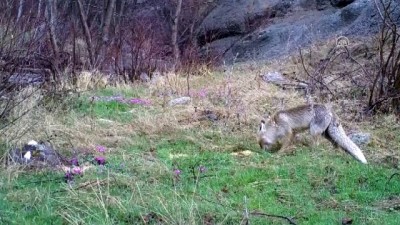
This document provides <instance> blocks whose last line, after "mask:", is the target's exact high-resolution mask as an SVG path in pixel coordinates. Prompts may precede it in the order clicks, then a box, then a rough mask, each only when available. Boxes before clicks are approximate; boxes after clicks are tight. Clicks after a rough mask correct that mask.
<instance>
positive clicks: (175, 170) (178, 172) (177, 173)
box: [174, 169, 182, 177]
mask: <svg viewBox="0 0 400 225" xmlns="http://www.w3.org/2000/svg"><path fill="white" fill-rule="evenodd" d="M181 173H182V172H181V171H180V170H179V169H174V175H175V176H177V177H178V176H179V175H181Z"/></svg>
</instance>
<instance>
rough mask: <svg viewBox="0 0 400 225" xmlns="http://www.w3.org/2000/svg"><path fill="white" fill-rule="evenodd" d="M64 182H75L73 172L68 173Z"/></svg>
mask: <svg viewBox="0 0 400 225" xmlns="http://www.w3.org/2000/svg"><path fill="white" fill-rule="evenodd" d="M64 180H65V182H66V183H69V182H72V181H73V180H74V175H73V174H72V173H71V172H66V173H65V176H64Z"/></svg>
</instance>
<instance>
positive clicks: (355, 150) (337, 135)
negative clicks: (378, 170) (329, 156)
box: [326, 116, 367, 164]
mask: <svg viewBox="0 0 400 225" xmlns="http://www.w3.org/2000/svg"><path fill="white" fill-rule="evenodd" d="M326 132H327V134H328V135H329V138H330V139H331V141H332V142H333V143H335V144H336V145H338V146H339V147H341V148H343V149H344V150H345V151H347V152H348V153H349V154H350V155H352V156H353V157H354V158H356V159H357V160H358V161H360V162H362V163H364V164H367V160H366V159H365V156H364V154H363V153H362V151H361V149H360V148H359V147H358V146H357V145H356V144H354V142H353V141H352V140H351V139H350V138H349V137H347V135H346V133H345V132H344V130H343V127H342V125H341V124H340V122H339V120H338V119H337V117H336V116H334V117H333V118H332V121H331V123H330V124H329V126H328V129H327V131H326Z"/></svg>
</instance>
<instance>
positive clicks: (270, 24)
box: [197, 0, 400, 63]
mask: <svg viewBox="0 0 400 225" xmlns="http://www.w3.org/2000/svg"><path fill="white" fill-rule="evenodd" d="M215 4H216V5H215V7H214V8H213V9H212V10H211V11H210V13H209V14H208V15H207V16H206V18H205V19H204V20H203V22H202V24H201V26H200V28H199V29H198V30H197V39H198V43H199V44H200V45H201V46H202V47H204V49H207V50H208V51H210V52H208V54H209V55H219V54H221V53H223V54H224V55H223V60H224V61H225V62H227V63H232V62H233V61H234V60H236V61H246V60H250V59H251V60H254V59H257V60H265V59H271V58H278V57H282V56H286V55H288V54H291V53H293V52H294V51H297V49H298V48H299V47H306V46H309V45H311V44H312V43H315V42H317V41H323V40H326V39H328V38H334V37H337V36H346V37H348V38H349V39H350V41H351V39H352V37H365V36H371V34H373V33H377V32H378V31H379V26H378V24H379V22H380V21H381V18H380V16H379V15H378V14H377V11H376V8H375V4H374V2H373V1H369V0H297V1H293V0H281V1H277V0H264V1H261V0H258V1H257V0H236V1H230V0H220V1H217V2H216V3H215ZM392 5H393V7H400V4H399V3H398V1H393V2H392ZM399 14H400V10H396V11H394V16H393V18H397V16H398V15H399ZM397 23H399V24H400V19H398V21H397Z"/></svg>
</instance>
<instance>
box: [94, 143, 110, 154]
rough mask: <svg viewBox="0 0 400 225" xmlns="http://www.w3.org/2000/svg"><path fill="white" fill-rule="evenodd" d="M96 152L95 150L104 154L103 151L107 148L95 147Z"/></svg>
mask: <svg viewBox="0 0 400 225" xmlns="http://www.w3.org/2000/svg"><path fill="white" fill-rule="evenodd" d="M96 150H97V151H98V152H101V153H103V152H105V151H106V150H107V148H106V147H104V146H102V145H97V146H96Z"/></svg>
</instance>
